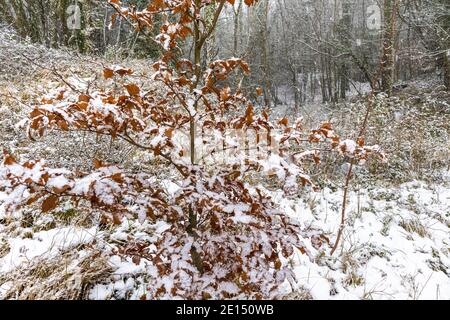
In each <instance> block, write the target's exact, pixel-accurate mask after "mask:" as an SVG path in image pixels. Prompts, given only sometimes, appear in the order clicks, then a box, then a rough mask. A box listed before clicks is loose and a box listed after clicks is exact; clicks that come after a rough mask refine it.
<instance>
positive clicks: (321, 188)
mask: <svg viewBox="0 0 450 320" xmlns="http://www.w3.org/2000/svg"><path fill="white" fill-rule="evenodd" d="M144 2H145V1H144ZM344 2H345V1H344ZM387 2H390V1H387ZM392 2H393V3H394V4H393V7H392V8H393V9H392V10H394V11H395V10H399V9H395V8H396V7H395V6H396V5H398V3H397V2H396V1H395V0H393V1H392ZM299 3H300V1H299ZM148 4H149V6H148V7H146V8H147V9H146V10H143V11H134V10H130V9H129V8H128V2H127V1H123V2H120V1H109V5H110V6H111V10H112V12H110V14H112V20H113V22H115V23H116V24H117V21H120V23H122V22H123V23H125V22H127V23H129V24H130V25H132V26H133V27H135V28H137V29H138V30H140V31H141V32H146V31H145V30H149V31H148V32H149V33H148V34H146V36H145V37H149V38H151V37H153V36H154V39H153V41H154V42H155V43H157V44H158V45H160V46H161V50H160V51H159V52H160V54H161V55H160V58H159V60H158V59H155V58H154V57H153V56H152V59H142V50H144V49H145V48H144V49H143V48H139V54H137V55H136V56H135V57H128V58H124V56H127V55H128V54H126V55H122V54H120V55H114V56H108V55H107V54H105V55H103V56H99V55H94V54H92V53H90V54H89V55H88V54H86V53H85V51H86V50H82V51H83V53H76V52H74V50H73V48H72V49H67V48H65V49H61V48H59V49H49V48H48V44H47V47H46V46H45V44H46V43H45V41H42V42H44V45H40V44H38V43H35V42H36V41H39V40H37V39H28V40H27V39H24V38H23V37H20V36H19V35H18V34H17V30H14V29H13V28H11V27H6V26H3V27H1V28H0V61H1V64H0V74H1V75H0V148H1V149H3V154H2V155H0V160H1V165H0V299H173V298H184V299H219V298H221V299H262V298H263V299H444V300H448V299H450V250H449V248H450V179H449V177H450V176H449V168H450V160H449V159H450V157H449V150H450V143H449V133H450V128H449V124H450V93H449V91H448V87H446V86H445V79H444V84H442V83H443V82H442V80H440V79H438V78H437V77H436V76H435V74H433V73H431V74H430V73H427V74H424V75H421V76H420V77H419V76H418V77H416V78H414V79H409V80H407V81H405V82H404V83H403V84H402V85H401V86H394V83H393V80H394V79H393V78H392V73H389V72H386V69H388V70H389V68H391V67H392V68H394V69H395V65H392V66H389V63H390V59H391V55H392V54H393V53H392V52H391V51H390V50H389V48H387V47H386V46H387V45H389V43H390V41H393V40H392V39H391V40H389V39H388V40H389V41H388V42H386V38H387V37H390V36H392V32H390V33H389V32H387V33H386V32H385V33H383V39H384V40H385V41H384V42H383V46H381V49H382V50H381V51H382V52H381V58H380V67H379V68H380V70H379V71H377V72H379V77H380V79H377V78H376V77H377V76H376V75H375V72H374V73H373V74H372V77H369V78H370V79H365V80H368V81H370V83H369V82H361V83H362V86H361V87H362V88H363V90H357V87H356V86H355V87H354V88H355V91H352V90H350V88H349V87H347V89H342V88H341V87H340V86H337V87H336V88H331V89H330V90H331V91H330V92H328V91H327V90H328V88H325V87H323V88H322V92H321V91H320V90H319V89H318V88H317V92H315V91H316V89H314V88H312V86H314V84H313V83H314V81H312V82H311V83H309V84H306V86H305V87H304V88H303V89H305V91H303V95H302V94H300V95H299V94H295V95H291V93H292V92H291V89H292V87H290V85H289V84H288V85H286V84H280V87H279V88H284V89H283V90H285V91H286V92H285V95H284V96H285V99H284V100H283V99H279V96H281V94H280V92H278V91H277V92H276V93H273V92H271V90H272V85H271V84H270V81H267V80H268V78H269V77H271V76H273V77H274V78H275V75H273V74H270V73H268V72H267V69H265V67H264V57H263V56H261V57H259V58H260V59H261V64H262V66H260V69H258V67H257V68H256V70H257V72H256V75H255V74H253V75H251V73H250V71H251V70H250V69H252V70H253V69H254V68H253V67H254V66H253V65H254V63H255V61H251V63H249V64H248V63H247V62H246V61H245V59H240V58H234V57H233V58H222V59H219V58H217V57H215V56H214V55H213V54H212V53H211V50H212V49H211V42H210V38H211V37H217V38H221V37H226V31H225V30H226V29H224V28H222V29H221V31H220V32H219V31H217V32H216V31H215V28H216V27H217V25H218V24H220V23H221V22H220V19H226V17H230V12H231V14H232V15H231V17H233V14H234V19H237V20H235V21H238V24H237V27H236V25H235V28H236V30H239V24H244V25H245V23H243V22H242V21H241V20H240V19H242V18H243V17H244V12H245V13H247V14H249V15H250V13H251V14H252V15H253V18H252V19H254V18H255V17H260V18H261V17H263V16H264V10H267V12H266V13H265V14H266V19H267V18H268V17H270V10H269V9H270V7H271V8H272V9H273V10H280V12H285V11H284V10H286V9H287V8H288V6H289V5H293V4H292V3H291V2H290V1H287V2H286V3H284V6H285V7H284V8H282V6H281V5H279V6H278V5H275V6H274V7H272V6H271V5H270V4H271V2H270V1H263V0H260V1H257V0H248V1H247V0H244V1H237V0H236V1H231V0H227V1H216V2H214V3H212V4H211V2H210V1H200V0H195V1H184V0H175V1H165V0H161V1H148ZM272 5H273V4H272ZM266 6H267V7H266ZM244 8H245V9H244ZM274 8H276V9H274ZM1 9H2V7H1V6H0V17H1ZM227 10H228V11H227ZM229 10H231V11H229ZM400 11H401V10H400ZM261 14H262V16H261ZM390 14H391V15H392V13H390ZM166 16H167V17H169V16H170V19H165V17H166ZM195 17H197V18H195ZM427 17H428V18H429V19H431V18H430V16H427ZM110 18H111V17H110ZM282 19H285V20H283V21H289V19H290V18H289V17H282ZM390 19H391V20H392V19H393V18H392V17H391V18H390ZM394 19H395V18H394ZM388 20H389V19H388ZM0 21H1V20H0ZM249 21H252V20H249ZM259 21H260V22H261V20H259ZM388 22H389V21H388ZM388 22H386V23H387V25H386V26H385V29H389V28H390V29H389V30H391V31H392V28H395V27H396V26H395V23H394V22H393V21H390V23H388ZM247 23H249V22H247ZM266 23H267V21H266ZM342 23H344V24H345V23H346V22H345V21H343V22H342ZM113 26H114V24H113V25H112V28H114V27H113ZM153 27H155V28H153ZM120 28H122V27H119V33H120V30H121V29H120ZM152 28H153V29H152ZM155 29H156V30H158V32H155ZM130 30H131V31H130ZM261 30H265V29H264V28H262V29H261ZM22 31H23V30H22ZM266 31H267V30H266ZM394 31H395V30H394ZM126 32H127V34H128V33H133V32H132V28H131V29H126ZM241 32H242V30H241ZM289 32H291V31H289ZM289 32H287V33H286V34H289ZM39 36H41V35H39ZM78 36H80V35H78ZM238 36H239V32H238V34H237V35H236V34H234V37H238ZM241 36H242V35H241ZM44 38H45V36H44ZM136 39H137V38H136ZM255 39H258V41H259V43H262V42H263V41H265V40H264V35H261V34H259V36H258V37H257V38H255ZM30 40H33V41H34V42H33V43H32V42H30ZM142 40H143V39H139V41H142ZM227 40H230V39H227ZM266 40H267V39H266ZM297 40H298V41H299V43H301V42H302V40H301V39H297ZM335 40H336V39H333V40H330V41H331V42H332V41H335ZM214 41H216V40H214ZM247 41H248V42H249V43H251V42H252V41H250V40H247ZM261 41H262V42H261ZM292 41H293V42H295V41H296V39H295V38H293V39H292ZM341 41H343V42H342V43H345V41H344V40H342V39H341ZM393 42H394V41H393ZM69 43H70V41H69V42H68V43H65V45H68V44H69ZM238 43H239V41H238ZM333 43H334V42H333ZM116 45H118V44H116ZM440 45H442V44H440ZM235 46H237V47H239V46H238V45H236V44H235ZM186 48H191V52H189V53H186V52H185V50H186ZM322 49H323V48H322ZM129 50H130V48H128V49H127V52H128V51H129ZM155 50H156V49H155ZM324 50H325V49H324ZM326 50H328V49H326ZM156 51H157V50H156ZM154 52H155V51H152V55H153V54H154ZM234 53H239V50H238V49H237V48H236V47H235V48H234ZM329 54H334V53H333V52H329ZM352 57H353V58H354V59H357V57H354V56H352ZM285 58H287V59H288V63H289V64H295V59H297V57H296V56H292V57H291V56H290V54H289V55H288V56H286V57H285ZM266 62H267V61H266ZM347 63H349V62H348V61H347V62H346V63H344V64H342V65H339V67H340V68H346V65H347V66H348V64H347ZM286 65H288V64H285V66H286ZM366 67H367V68H368V69H370V68H373V69H375V68H376V66H373V65H370V66H369V65H367V66H366ZM348 68H351V67H350V66H348ZM366 71H368V72H369V73H371V70H366ZM272 72H273V71H272ZM282 72H284V71H281V70H280V74H281V73H282ZM309 72H310V73H311V74H315V72H316V70H310V71H309ZM327 72H330V73H329V74H328V73H327ZM333 72H334V71H326V72H325V73H324V74H322V80H323V81H328V80H326V79H325V78H326V77H330V78H333V77H334V76H336V78H335V79H338V77H337V75H333ZM336 72H337V71H336ZM361 72H362V73H364V71H361ZM299 76H300V77H301V76H302V74H301V72H300V74H299ZM317 76H318V77H319V78H320V75H319V74H317ZM347 76H348V75H347ZM255 77H259V79H262V80H258V78H255ZM315 77H316V75H314V78H315ZM294 80H295V79H294ZM252 81H253V82H255V83H256V85H255V86H253V84H251V82H252ZM295 81H298V79H297V80H295ZM319 82H320V80H319ZM342 83H343V82H342ZM342 83H341V85H344V87H345V86H348V83H347V84H342ZM355 83H356V82H355ZM320 85H323V83H322V84H320ZM330 86H331V84H330ZM275 87H276V86H275ZM294 89H295V85H294ZM277 90H278V89H277ZM324 90H325V91H327V93H326V97H324V96H323V91H324ZM339 90H344V94H343V95H342V96H341V97H339V98H336V99H335V97H337V96H338V95H339ZM307 91H308V94H307V93H306V92H307ZM333 91H335V92H334V93H333ZM308 95H309V98H308V97H307V96H308ZM321 95H322V98H323V99H322V102H318V100H320V97H321ZM308 100H309V101H308Z"/></svg>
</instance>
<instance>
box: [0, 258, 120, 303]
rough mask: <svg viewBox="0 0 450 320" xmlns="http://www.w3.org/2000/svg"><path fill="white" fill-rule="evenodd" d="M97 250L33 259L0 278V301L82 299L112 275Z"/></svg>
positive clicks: (105, 260)
mask: <svg viewBox="0 0 450 320" xmlns="http://www.w3.org/2000/svg"><path fill="white" fill-rule="evenodd" d="M111 272H112V269H111V267H110V266H109V265H108V260H107V256H105V255H104V254H102V253H101V252H100V251H98V250H95V251H91V252H86V251H84V252H83V251H82V252H76V251H69V252H66V253H64V254H62V255H60V256H58V257H53V258H50V259H45V260H42V259H36V260H32V261H30V262H29V263H26V264H24V265H22V266H21V267H19V268H18V269H16V270H14V271H12V272H9V273H7V274H4V275H2V276H0V286H1V287H2V290H0V299H16V300H82V299H87V298H88V295H89V289H90V288H91V287H92V286H93V285H94V284H95V283H97V282H99V281H102V280H104V279H106V278H108V276H109V275H110V274H111Z"/></svg>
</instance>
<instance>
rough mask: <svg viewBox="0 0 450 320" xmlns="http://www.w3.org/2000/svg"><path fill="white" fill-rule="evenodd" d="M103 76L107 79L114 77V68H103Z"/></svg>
mask: <svg viewBox="0 0 450 320" xmlns="http://www.w3.org/2000/svg"><path fill="white" fill-rule="evenodd" d="M103 77H104V78H105V79H111V78H112V77H114V70H112V69H109V68H105V69H103Z"/></svg>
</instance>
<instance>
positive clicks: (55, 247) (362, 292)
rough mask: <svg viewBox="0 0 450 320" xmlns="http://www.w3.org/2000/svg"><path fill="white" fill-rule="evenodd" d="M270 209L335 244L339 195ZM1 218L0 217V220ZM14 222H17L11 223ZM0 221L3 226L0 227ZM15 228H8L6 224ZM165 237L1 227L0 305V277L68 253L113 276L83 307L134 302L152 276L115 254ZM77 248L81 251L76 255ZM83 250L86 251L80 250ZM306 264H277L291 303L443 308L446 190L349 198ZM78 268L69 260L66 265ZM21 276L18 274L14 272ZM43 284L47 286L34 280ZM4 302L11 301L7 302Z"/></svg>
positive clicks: (410, 187)
mask: <svg viewBox="0 0 450 320" xmlns="http://www.w3.org/2000/svg"><path fill="white" fill-rule="evenodd" d="M274 197H275V199H276V200H277V201H278V202H279V203H280V204H281V206H282V207H283V208H284V209H285V210H286V211H287V212H288V213H289V214H290V215H291V216H292V217H293V218H295V219H298V220H299V221H300V222H301V223H302V224H303V226H305V227H308V226H311V227H318V228H321V229H323V230H325V231H326V232H327V233H328V234H329V238H330V241H331V242H333V241H334V237H335V235H336V231H337V228H338V225H339V216H340V207H341V201H342V192H341V191H337V192H333V191H331V190H330V189H328V188H325V189H323V190H322V191H320V192H317V193H309V194H307V195H306V196H302V197H301V198H298V199H290V200H287V199H285V198H281V197H280V195H279V194H277V193H274ZM3 218H4V217H3ZM17 218H18V217H17ZM3 221H5V220H3ZM11 223H13V222H10V224H11ZM165 228H166V225H165V224H164V223H160V224H157V225H152V224H150V223H149V222H148V221H146V222H145V223H143V224H141V223H139V222H138V221H134V220H125V221H124V222H123V223H122V224H121V225H120V226H118V227H116V228H114V229H112V230H102V231H100V230H99V229H98V228H96V227H94V228H81V227H77V228H75V227H61V228H54V229H50V230H47V231H39V232H33V231H32V230H31V229H30V228H20V227H18V228H17V229H16V230H15V231H14V232H11V228H10V227H7V226H5V225H4V224H0V243H2V244H3V247H5V246H6V247H7V249H3V250H1V251H0V252H3V254H0V256H1V258H0V298H3V297H4V296H3V295H5V294H6V292H8V290H10V286H11V283H10V282H8V281H6V280H5V281H4V282H3V283H2V282H1V279H8V273H10V272H12V271H14V269H16V270H20V268H27V264H30V263H31V262H33V263H36V262H39V261H40V260H42V261H44V260H45V261H49V259H50V261H51V259H55V257H57V256H58V254H64V253H65V252H67V251H68V250H79V253H80V254H79V255H77V256H76V257H78V258H79V257H83V256H84V255H86V252H87V251H88V250H91V249H89V248H90V247H91V248H92V247H95V248H97V249H101V250H104V252H105V253H106V254H107V256H108V258H107V263H108V267H109V268H111V270H113V271H112V272H111V273H110V274H109V275H107V276H106V280H105V278H104V279H103V280H102V281H99V282H98V283H94V284H92V285H91V288H90V291H89V294H88V297H89V298H90V299H125V298H126V299H139V298H141V297H142V296H143V295H145V292H146V279H147V277H148V276H149V275H150V274H152V273H153V272H152V269H153V267H152V265H151V262H150V261H146V260H145V259H140V261H136V260H135V261H134V262H133V261H132V259H131V258H130V257H129V256H128V257H127V256H126V255H123V254H120V250H117V249H118V247H119V246H120V245H121V244H124V243H143V242H147V243H151V242H153V241H155V239H156V236H157V235H158V234H159V233H160V232H161V231H163V230H164V229H165ZM83 245H84V246H83ZM86 245H87V246H86ZM309 249H310V250H311V252H313V253H314V255H315V261H311V260H310V259H309V258H308V257H307V256H306V255H302V254H301V253H300V252H297V253H296V254H295V255H294V256H293V257H292V258H291V259H290V260H289V261H285V263H288V264H290V266H291V267H292V268H293V270H294V271H295V274H296V276H297V280H298V284H297V287H296V288H294V290H293V291H292V290H291V289H290V288H288V287H287V286H286V287H284V288H280V289H281V290H282V291H284V292H285V293H286V294H287V297H286V298H290V299H444V300H448V299H450V256H449V255H450V252H449V250H450V187H449V186H433V185H428V184H425V183H423V182H419V181H414V182H410V183H407V184H403V185H401V186H400V187H398V188H393V187H392V188H373V189H370V190H368V189H364V190H358V191H356V190H353V191H352V193H351V195H350V201H349V205H348V210H347V222H346V227H345V233H344V241H343V246H342V247H341V248H339V250H338V251H337V252H336V254H335V256H333V257H330V255H329V252H330V249H329V248H322V249H324V250H322V249H319V250H316V249H314V248H313V247H311V248H309ZM71 264H72V265H77V261H76V258H75V260H74V261H71ZM17 268H19V269H17ZM41 281H43V282H44V283H45V278H44V279H41ZM9 295H11V292H9Z"/></svg>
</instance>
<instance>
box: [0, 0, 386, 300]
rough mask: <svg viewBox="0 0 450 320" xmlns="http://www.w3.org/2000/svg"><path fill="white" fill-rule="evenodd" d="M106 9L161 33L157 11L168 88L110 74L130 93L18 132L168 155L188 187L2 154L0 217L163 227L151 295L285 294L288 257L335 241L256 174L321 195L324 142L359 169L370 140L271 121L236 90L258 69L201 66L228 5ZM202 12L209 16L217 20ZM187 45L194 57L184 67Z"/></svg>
mask: <svg viewBox="0 0 450 320" xmlns="http://www.w3.org/2000/svg"><path fill="white" fill-rule="evenodd" d="M109 3H110V5H111V6H112V7H113V8H114V9H115V10H116V13H115V14H114V15H113V20H114V19H116V18H117V17H119V16H120V17H121V18H122V19H127V20H128V21H129V22H130V23H132V24H133V25H134V26H135V27H136V29H137V30H143V29H145V28H152V26H153V24H152V21H153V19H154V17H155V15H159V16H160V17H162V20H163V21H164V23H163V24H162V26H161V28H160V33H159V35H158V36H157V37H156V38H155V39H154V40H155V41H156V42H158V43H160V44H161V47H162V55H161V59H160V60H159V61H158V62H156V63H154V64H153V70H154V74H153V78H152V79H153V80H154V81H155V82H159V83H161V84H162V89H160V90H145V89H144V88H142V87H141V86H139V85H138V84H136V83H133V82H131V81H130V79H131V77H130V75H132V73H133V71H132V70H128V69H124V68H118V67H111V68H106V69H105V70H103V75H104V78H106V79H113V80H114V79H117V83H118V84H119V83H120V84H122V85H120V86H119V85H118V86H115V88H114V89H111V90H108V91H102V90H99V89H98V90H97V91H95V90H93V89H90V90H89V91H88V92H86V93H84V94H80V95H78V94H77V98H76V99H71V98H66V97H65V96H64V94H62V95H59V96H57V97H54V98H53V99H49V98H46V99H44V100H42V101H41V103H40V104H38V105H37V106H36V107H35V108H34V110H33V111H32V112H31V113H30V114H29V116H28V118H27V119H25V120H24V121H22V123H21V125H22V126H23V127H24V128H26V130H27V133H28V135H29V137H30V138H32V139H36V138H37V137H41V136H43V135H44V134H45V133H47V132H49V131H52V130H62V131H82V132H91V133H92V134H97V135H107V136H110V137H111V138H112V139H121V140H123V141H125V142H127V143H129V144H131V145H133V146H135V147H136V148H138V149H140V150H142V151H143V152H145V153H148V154H150V155H152V156H153V157H156V158H160V159H161V160H162V161H163V162H164V163H165V165H164V166H163V167H162V168H161V170H166V171H174V172H176V174H173V175H172V176H173V177H174V178H173V179H174V181H173V182H174V183H176V184H178V185H179V189H178V190H177V191H176V192H175V193H173V192H169V191H168V190H167V188H166V186H167V184H163V183H161V181H159V180H158V179H157V177H154V176H151V175H149V174H147V173H144V172H134V171H130V170H127V169H123V168H120V167H118V166H111V165H108V164H106V163H104V162H103V161H101V160H99V159H92V161H93V163H94V169H93V171H92V172H73V171H70V170H67V169H64V168H50V167H49V166H48V165H47V164H46V162H45V161H44V160H39V161H28V162H26V163H20V160H18V159H15V158H14V157H13V156H12V155H10V154H9V153H7V152H5V153H4V155H3V161H2V165H1V167H0V181H1V184H0V194H1V197H0V199H2V202H1V206H2V209H3V210H5V211H6V212H13V211H16V210H19V209H20V208H22V207H24V206H32V205H39V206H40V208H41V210H42V212H44V213H45V212H50V211H52V210H55V209H56V208H57V207H58V206H59V205H60V204H62V203H63V202H64V203H65V204H66V205H67V203H68V202H69V203H71V205H72V206H73V207H74V208H76V207H77V206H80V205H86V204H90V205H91V210H92V211H93V212H100V213H102V214H103V215H104V216H105V217H109V218H110V221H112V222H114V223H117V224H120V221H121V218H122V217H123V216H125V215H127V216H137V217H138V218H139V219H140V220H141V221H144V220H145V219H149V220H150V221H151V222H154V223H157V222H161V221H163V222H164V223H165V224H166V225H167V227H166V228H165V230H164V231H162V233H161V234H160V235H159V236H158V238H157V240H156V241H155V242H154V243H153V244H152V245H151V246H148V247H147V248H142V250H144V249H145V250H146V259H147V260H148V262H149V263H150V264H151V267H150V268H149V269H148V270H149V273H150V274H149V277H148V278H149V285H148V294H147V297H148V298H152V299H157V298H175V297H178V298H186V299H210V298H214V299H217V298H256V299H262V298H266V299H267V298H269V299H271V298H277V297H279V294H280V291H279V289H280V285H281V284H282V283H284V282H285V281H286V280H287V281H288V282H290V283H293V282H295V277H294V274H293V272H292V271H291V270H290V269H289V267H288V265H287V263H285V261H286V260H287V259H286V260H285V259H283V257H284V258H289V257H290V256H292V254H293V253H294V251H295V250H299V251H300V252H301V253H302V254H307V255H310V251H309V250H308V248H310V247H311V246H313V247H316V248H318V247H321V246H323V247H326V248H328V247H329V244H328V239H327V238H326V237H325V236H324V235H323V234H322V233H321V232H320V230H311V228H306V227H304V226H302V225H301V223H300V222H298V221H295V220H293V219H292V217H289V216H287V215H286V213H285V212H283V211H282V210H281V209H280V208H279V207H278V206H277V205H276V203H275V202H274V201H273V200H272V198H271V197H270V195H269V194H268V193H267V192H266V190H265V189H264V188H263V187H262V186H258V185H256V186H252V185H251V184H250V183H249V181H250V180H251V177H252V176H255V175H266V177H267V178H270V179H274V180H277V181H278V183H279V185H280V187H281V189H282V190H284V192H285V193H286V194H287V195H289V194H295V193H296V192H297V190H298V187H299V186H313V182H312V181H311V179H310V178H309V176H308V175H307V174H306V173H305V172H304V169H303V167H302V165H303V163H305V162H308V161H312V162H315V163H316V164H317V165H319V164H320V150H321V149H324V148H325V147H324V145H326V146H327V148H328V149H329V150H332V151H335V152H337V153H340V154H345V155H346V156H348V157H351V158H352V159H354V161H358V162H359V161H362V160H364V159H366V158H367V156H368V155H369V154H371V153H375V154H376V153H378V148H377V147H376V146H375V147H369V146H365V144H364V140H363V139H359V140H358V141H353V140H341V139H340V137H339V136H338V135H337V134H336V133H335V132H334V131H333V128H332V125H331V123H329V122H327V123H323V124H321V125H320V126H319V128H318V129H316V130H313V131H311V132H306V131H305V130H304V129H303V128H302V124H301V119H299V120H297V121H294V122H293V123H292V124H290V122H289V121H288V119H286V118H283V119H279V120H273V119H271V118H270V116H269V111H268V110H262V111H260V112H259V111H257V109H258V108H256V107H255V106H254V105H252V103H251V102H250V101H249V100H248V99H246V97H245V96H244V94H243V93H242V92H241V90H240V89H239V88H237V89H236V88H234V89H233V88H230V87H229V86H228V85H227V78H228V77H229V75H230V74H231V73H233V72H238V71H240V72H243V73H249V71H250V70H249V67H248V65H247V64H246V63H245V62H244V61H243V60H241V59H238V58H231V59H223V60H218V61H212V62H207V63H205V61H202V55H201V52H202V48H203V46H204V44H205V41H207V39H208V37H209V36H210V35H211V34H212V32H213V31H214V28H215V26H216V24H217V21H218V19H219V17H220V15H221V12H222V10H223V8H224V6H226V5H233V3H234V1H233V0H227V1H225V0H222V1H220V0H216V1H210V0H209V1H205V0H154V1H150V3H149V5H148V7H147V8H146V9H144V10H143V11H137V10H136V9H135V8H133V7H128V8H127V7H124V6H123V5H122V4H121V3H120V1H118V0H110V1H109ZM254 3H256V1H255V0H245V4H246V5H248V6H251V5H253V4H254ZM206 7H210V8H213V9H214V11H213V12H214V14H213V15H212V16H210V18H209V20H206V18H205V15H204V11H205V8H206ZM188 38H190V39H189V40H190V41H191V43H192V47H193V58H192V59H189V58H181V57H180V56H182V55H181V54H180V52H181V50H180V48H181V45H185V44H186V42H187V40H188ZM202 66H205V67H202ZM185 137H187V139H186V138H185ZM250 140H252V142H250ZM202 150H203V151H202ZM311 258H312V257H311Z"/></svg>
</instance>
